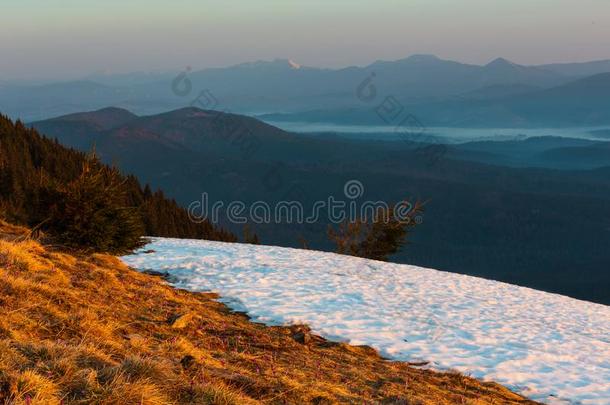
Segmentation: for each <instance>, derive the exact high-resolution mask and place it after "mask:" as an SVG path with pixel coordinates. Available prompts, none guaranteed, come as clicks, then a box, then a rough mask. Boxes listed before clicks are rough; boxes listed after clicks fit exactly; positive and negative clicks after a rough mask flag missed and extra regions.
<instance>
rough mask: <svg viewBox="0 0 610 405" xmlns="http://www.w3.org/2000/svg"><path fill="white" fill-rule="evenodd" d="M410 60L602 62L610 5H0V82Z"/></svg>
mask: <svg viewBox="0 0 610 405" xmlns="http://www.w3.org/2000/svg"><path fill="white" fill-rule="evenodd" d="M415 53H426V54H435V55H437V56H439V57H441V58H444V59H451V60H457V61H461V62H468V63H477V64H484V63H487V62H489V61H491V60H493V59H495V58H496V57H499V56H502V57H505V58H507V59H509V60H512V61H513V62H516V63H521V64H540V63H550V62H568V61H586V60H598V59H610V0H402V1H400V0H369V1H364V0H303V1H297V0H223V1H221V0H172V1H159V0H103V1H102V0H52V1H51V0H0V80H10V79H37V78H38V79H43V78H44V79H49V78H62V79H68V78H78V77H82V76H86V75H88V74H91V73H94V72H108V73H125V72H130V71H168V70H170V71H175V70H182V69H184V68H185V67H186V66H192V67H193V68H194V69H201V68H206V67H214V66H227V65H231V64H236V63H241V62H246V61H254V60H271V59H275V58H289V59H293V60H295V61H296V62H298V63H300V64H302V65H306V66H317V67H333V68H336V67H344V66H351V65H367V64H369V63H371V62H373V61H375V60H379V59H383V60H396V59H401V58H404V57H407V56H409V55H411V54H415Z"/></svg>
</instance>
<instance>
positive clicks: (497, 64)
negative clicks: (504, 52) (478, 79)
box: [485, 58, 519, 68]
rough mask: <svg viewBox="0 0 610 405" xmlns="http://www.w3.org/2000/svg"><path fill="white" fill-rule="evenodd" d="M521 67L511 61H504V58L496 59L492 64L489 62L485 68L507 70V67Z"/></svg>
mask: <svg viewBox="0 0 610 405" xmlns="http://www.w3.org/2000/svg"><path fill="white" fill-rule="evenodd" d="M518 66H519V65H517V64H516V63H513V62H511V61H509V60H508V59H504V58H496V59H494V60H492V61H491V62H489V63H488V64H487V65H485V67H487V68H506V67H511V68H514V67H518Z"/></svg>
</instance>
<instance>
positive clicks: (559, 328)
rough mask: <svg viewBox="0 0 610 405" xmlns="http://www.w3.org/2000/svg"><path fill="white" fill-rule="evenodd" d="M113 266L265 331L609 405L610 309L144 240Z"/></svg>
mask: <svg viewBox="0 0 610 405" xmlns="http://www.w3.org/2000/svg"><path fill="white" fill-rule="evenodd" d="M145 249H146V250H148V249H153V250H154V251H155V252H154V253H149V254H144V253H143V251H144V250H141V251H139V252H136V254H134V255H130V256H125V257H123V260H124V261H125V262H126V263H127V264H128V265H130V266H133V267H135V268H138V269H141V270H145V269H154V270H157V271H167V272H169V273H170V274H171V275H172V276H173V277H175V278H176V280H177V282H176V283H175V284H176V285H179V286H180V287H182V288H186V289H190V290H193V291H215V292H218V293H219V294H220V295H221V296H222V298H221V301H223V302H225V303H226V304H227V305H229V306H230V307H232V308H233V309H237V310H240V311H245V312H247V313H248V314H249V315H250V316H252V317H253V318H254V319H255V320H256V321H261V322H265V323H267V324H290V323H296V322H303V323H307V324H308V325H310V326H311V328H312V329H313V330H314V331H315V332H316V333H318V334H320V335H322V336H325V337H327V338H330V339H341V340H343V341H346V342H349V343H352V344H355V345H363V344H366V345H370V346H372V347H374V348H376V349H378V350H379V351H380V352H381V353H382V355H385V356H387V357H389V358H392V359H397V360H405V361H429V362H431V363H430V365H431V367H433V368H436V369H450V368H451V369H456V370H459V371H461V372H463V373H466V374H469V375H471V376H473V377H477V378H481V379H485V380H493V381H497V382H499V383H501V384H504V385H506V386H508V387H510V388H511V389H513V390H515V391H517V392H520V393H522V394H523V395H526V396H528V397H530V398H532V399H535V400H538V401H543V402H547V403H554V404H555V403H557V404H559V403H573V404H579V403H582V404H610V307H608V306H604V305H599V304H594V303H590V302H586V301H580V300H576V299H572V298H568V297H564V296H561V295H557V294H550V293H545V292H541V291H536V290H532V289H529V288H524V287H518V286H514V285H510V284H506V283H500V282H495V281H489V280H484V279H480V278H476V277H470V276H464V275H458V274H453V273H447V272H441V271H437V270H432V269H425V268H421V267H415V266H408V265H400V264H394V263H383V262H377V261H373V260H366V259H360V258H354V257H348V256H341V255H336V254H333V253H325V252H317V251H308V250H300V249H289V248H280V247H272V246H255V245H247V244H233V243H221V242H210V241H201V240H187V239H164V238H152V243H151V244H150V245H147V246H146V248H145Z"/></svg>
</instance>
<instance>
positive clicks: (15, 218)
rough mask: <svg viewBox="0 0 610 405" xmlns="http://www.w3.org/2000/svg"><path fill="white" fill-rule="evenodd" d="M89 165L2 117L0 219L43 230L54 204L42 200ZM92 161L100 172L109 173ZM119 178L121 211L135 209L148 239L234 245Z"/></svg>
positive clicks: (225, 235)
mask: <svg viewBox="0 0 610 405" xmlns="http://www.w3.org/2000/svg"><path fill="white" fill-rule="evenodd" d="M91 159H92V158H91V157H89V156H87V155H86V154H85V153H82V152H78V151H75V150H73V149H68V148H66V147H64V146H62V145H60V144H59V143H58V142H57V141H53V140H50V139H47V138H45V137H44V136H41V135H40V134H39V133H38V132H37V131H36V130H33V129H29V128H26V127H25V126H24V125H23V124H22V123H21V122H19V121H17V122H15V123H14V122H12V121H11V120H10V119H8V118H7V117H5V116H2V115H0V215H1V216H3V217H5V218H6V219H8V220H9V221H12V222H16V223H20V224H26V225H29V226H33V227H35V226H38V225H40V224H44V223H45V221H46V220H47V214H48V212H49V211H50V209H51V208H52V207H51V206H50V205H51V204H53V201H52V200H49V199H46V198H45V196H46V195H48V194H49V192H52V191H53V190H55V189H57V188H58V187H61V186H65V185H66V184H68V183H70V182H71V181H73V180H75V179H76V178H78V177H79V176H80V175H81V172H82V170H83V165H85V163H86V162H87V161H90V160H91ZM93 160H94V165H96V166H98V167H99V168H102V169H104V168H105V169H107V170H111V169H110V168H109V167H107V166H104V165H102V164H101V163H99V162H97V161H95V159H93ZM118 176H119V179H120V180H121V181H120V184H121V187H122V188H123V190H122V191H123V192H124V195H125V198H126V201H125V205H126V206H130V207H135V208H137V209H138V211H139V213H140V215H141V217H142V222H143V225H144V229H145V233H146V234H147V235H150V236H166V237H180V238H201V239H210V240H220V241H235V240H236V238H235V236H234V235H233V234H231V233H230V232H227V231H225V230H223V229H220V228H218V227H216V226H214V225H212V224H211V223H209V222H207V221H206V222H203V223H200V224H198V223H194V222H192V221H190V220H189V218H188V214H187V212H186V211H185V210H184V209H183V208H182V207H180V206H179V205H178V204H177V203H176V202H175V201H174V200H171V199H168V198H166V197H165V195H164V194H163V192H162V191H161V190H158V191H155V192H153V191H152V190H151V189H150V187H149V186H148V185H146V186H145V187H142V186H141V185H140V183H139V181H138V180H137V179H136V178H135V177H134V176H131V175H128V176H124V175H120V174H119V175H118ZM42 228H43V229H44V226H43V227H42Z"/></svg>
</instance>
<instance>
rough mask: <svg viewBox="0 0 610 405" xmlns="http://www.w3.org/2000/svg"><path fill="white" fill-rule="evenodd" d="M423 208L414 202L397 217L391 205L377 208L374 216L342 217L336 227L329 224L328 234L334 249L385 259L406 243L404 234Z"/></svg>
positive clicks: (349, 253) (420, 204) (359, 255)
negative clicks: (352, 219) (401, 216)
mask: <svg viewBox="0 0 610 405" xmlns="http://www.w3.org/2000/svg"><path fill="white" fill-rule="evenodd" d="M422 212H423V204H422V203H419V202H417V203H416V204H415V205H413V207H412V208H411V210H410V211H409V213H408V214H407V216H406V217H405V218H397V216H396V215H395V212H394V210H393V209H391V208H389V209H387V210H385V209H380V210H378V211H377V213H376V215H375V218H373V219H372V220H370V221H367V219H366V218H358V219H356V221H353V222H350V221H345V222H343V223H342V224H340V225H339V227H338V230H335V229H334V228H332V227H330V226H329V228H328V237H329V239H330V240H331V241H333V242H334V243H335V245H336V252H337V253H341V254H346V255H351V256H358V257H365V258H368V259H374V260H382V261H386V260H388V258H389V257H390V256H391V255H393V254H395V253H397V252H398V251H399V250H400V249H401V248H402V246H404V244H405V238H406V236H407V234H408V233H409V232H410V231H411V230H412V229H413V228H414V227H415V226H416V225H417V221H415V217H416V216H417V215H419V214H421V213H422Z"/></svg>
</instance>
